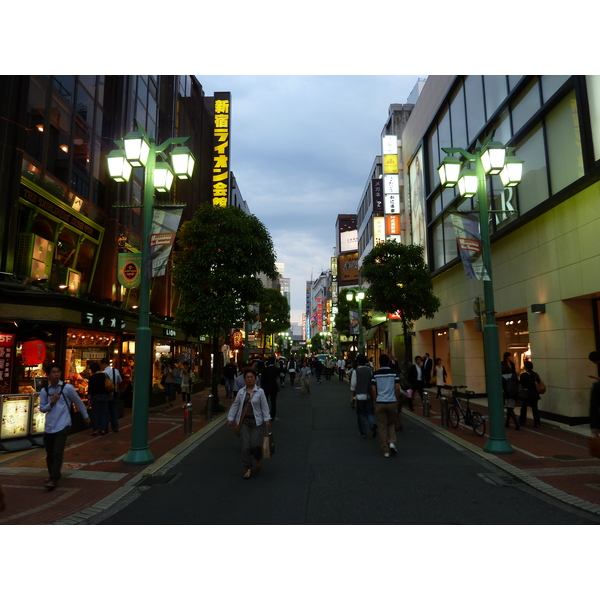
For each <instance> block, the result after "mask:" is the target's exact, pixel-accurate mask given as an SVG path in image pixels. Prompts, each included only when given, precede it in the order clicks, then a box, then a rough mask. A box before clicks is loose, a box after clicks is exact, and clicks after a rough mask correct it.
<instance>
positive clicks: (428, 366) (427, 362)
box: [423, 352, 433, 387]
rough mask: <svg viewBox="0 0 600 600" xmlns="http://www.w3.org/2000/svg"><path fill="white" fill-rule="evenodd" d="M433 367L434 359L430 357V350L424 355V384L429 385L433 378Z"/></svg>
mask: <svg viewBox="0 0 600 600" xmlns="http://www.w3.org/2000/svg"><path fill="white" fill-rule="evenodd" d="M432 369H433V361H432V360H431V358H430V357H429V352H425V354H424V355H423V385H424V386H425V387H429V385H430V383H429V382H430V380H431V370H432Z"/></svg>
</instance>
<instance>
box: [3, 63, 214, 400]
mask: <svg viewBox="0 0 600 600" xmlns="http://www.w3.org/2000/svg"><path fill="white" fill-rule="evenodd" d="M0 91H1V93H0V137H1V138H2V140H3V146H2V150H1V151H0V272H1V273H0V302H1V304H0V336H1V337H2V339H4V340H9V342H7V343H9V344H10V345H11V351H10V352H9V354H10V360H6V359H4V360H3V364H2V366H3V369H2V380H1V381H0V388H1V392H2V393H17V392H26V393H27V392H29V391H31V390H33V389H36V387H39V386H37V384H36V380H37V381H41V380H40V379H39V378H40V377H43V376H44V375H45V373H44V367H45V365H47V364H48V363H49V362H52V361H56V362H58V363H59V364H60V365H61V368H62V369H63V378H64V379H66V380H68V381H70V382H72V383H73V384H74V385H75V387H76V388H77V389H78V390H79V391H80V393H81V394H82V396H84V397H85V395H86V385H87V384H86V382H85V380H84V378H83V377H82V376H81V373H82V371H83V370H84V369H85V368H86V367H87V365H88V364H89V363H90V362H93V361H96V360H98V359H100V358H103V357H108V358H109V359H110V360H111V361H113V363H114V364H115V365H116V366H119V367H120V368H122V369H124V370H126V369H127V368H128V367H129V366H131V367H133V369H134V372H135V329H136V327H137V312H136V309H137V304H138V298H137V288H127V287H124V286H123V285H121V283H120V280H119V278H118V260H119V255H128V254H129V255H131V256H133V255H135V254H137V253H139V250H140V248H141V235H142V231H141V227H142V224H141V221H142V219H141V211H142V208H141V207H142V199H143V180H142V179H143V169H134V170H133V174H132V177H131V179H130V180H129V182H128V183H118V184H117V183H115V182H113V181H112V180H111V179H110V177H109V176H108V172H107V161H106V156H107V154H108V153H109V152H110V151H111V150H113V149H115V148H116V145H115V144H114V140H120V139H121V138H122V137H123V136H124V135H125V134H126V133H128V132H130V131H133V130H134V129H136V127H137V126H141V127H142V128H143V129H144V130H145V131H146V132H147V134H148V136H149V137H152V138H154V139H156V141H157V143H161V142H162V141H164V140H166V139H168V138H170V137H180V136H185V137H187V136H189V138H190V139H189V141H188V142H187V145H188V147H189V148H190V149H191V151H192V153H193V154H194V156H195V157H196V160H197V162H196V168H195V171H194V174H193V177H192V178H191V179H189V180H187V181H177V182H176V183H175V184H174V186H173V188H172V189H171V191H170V192H167V193H156V196H155V203H156V204H155V215H156V207H158V208H161V207H162V208H165V209H166V208H167V207H172V206H175V205H179V206H181V207H182V213H183V214H182V216H181V222H183V221H185V220H187V219H189V218H191V216H192V215H193V214H194V212H195V211H196V209H197V208H198V206H199V204H200V203H201V202H210V201H211V196H212V190H211V186H212V175H213V164H212V148H213V129H214V127H213V121H214V115H213V112H212V110H211V106H212V105H213V103H211V101H210V99H209V98H206V97H205V96H204V92H203V90H202V87H201V85H200V83H199V82H198V81H197V80H196V78H194V77H190V76H103V75H93V76H92V75H90V76H83V75H81V76H71V75H68V76H67V75H65V76H58V75H57V76H3V77H0ZM151 288H152V289H151V303H150V310H151V313H152V315H151V328H152V334H153V349H152V350H153V360H154V373H153V384H154V390H155V391H156V392H157V398H156V399H154V400H151V403H158V402H160V398H161V396H160V386H159V385H158V383H159V381H160V375H161V367H162V365H163V364H164V362H165V361H166V360H167V359H170V358H174V359H175V360H183V359H184V358H187V359H189V361H190V363H191V364H192V366H193V369H194V370H195V371H196V372H197V373H200V374H201V375H202V370H203V369H205V368H207V367H208V368H209V362H210V361H209V360H207V357H206V356H203V348H202V344H201V340H198V339H197V338H196V339H194V340H192V339H189V338H188V337H187V336H185V335H184V334H183V333H182V332H179V331H177V330H176V328H175V327H174V326H173V315H174V312H175V308H176V306H177V303H178V297H177V294H176V293H175V292H174V290H173V286H172V278H171V274H170V266H169V264H168V263H167V267H166V273H165V274H164V275H162V276H160V277H154V278H153V279H152V285H151ZM35 340H38V341H40V342H41V343H42V345H43V347H44V349H45V351H44V352H43V356H42V355H40V356H39V357H38V358H40V357H41V358H42V360H39V361H38V362H36V360H37V359H32V358H31V357H28V356H27V355H26V354H27V353H26V352H25V351H24V348H26V347H27V346H24V345H25V344H26V342H32V341H35ZM3 352H4V354H3V358H5V357H6V350H3ZM32 361H33V362H32Z"/></svg>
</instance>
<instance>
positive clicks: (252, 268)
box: [173, 204, 278, 406]
mask: <svg viewBox="0 0 600 600" xmlns="http://www.w3.org/2000/svg"><path fill="white" fill-rule="evenodd" d="M259 273H264V274H266V275H267V277H269V278H271V279H276V278H277V277H278V273H277V269H276V267H275V251H274V247H273V242H272V240H271V236H270V234H269V232H268V230H267V229H266V227H265V226H264V225H263V223H262V222H261V221H260V220H259V219H257V218H256V217H255V216H254V215H247V214H246V213H244V211H242V210H241V209H240V208H237V207H231V206H227V207H223V208H222V207H215V206H213V205H211V204H205V205H202V206H201V207H200V208H199V209H198V210H197V211H196V213H195V215H194V216H193V217H192V219H191V220H189V221H186V222H185V223H183V225H182V226H181V228H180V230H179V232H178V235H177V250H176V251H175V252H174V254H173V281H174V286H175V289H177V290H178V291H179V293H180V302H179V306H178V307H177V309H176V312H175V318H176V321H177V324H178V326H179V327H180V328H181V329H182V330H183V331H184V332H185V333H187V334H188V335H191V336H200V335H207V336H210V337H211V338H212V342H213V355H214V357H215V369H214V370H213V376H212V385H211V388H212V394H213V399H214V402H215V403H216V405H217V406H218V382H219V379H220V373H221V360H220V357H221V353H220V351H219V337H220V336H226V335H227V334H228V332H229V330H230V329H231V327H232V326H233V325H235V324H237V323H240V322H242V321H246V320H252V319H254V318H255V315H254V314H253V313H252V312H251V310H250V308H249V306H250V305H251V304H255V303H258V302H259V301H260V299H261V297H262V294H263V292H264V286H263V284H262V282H261V280H260V279H259V277H258V274H259Z"/></svg>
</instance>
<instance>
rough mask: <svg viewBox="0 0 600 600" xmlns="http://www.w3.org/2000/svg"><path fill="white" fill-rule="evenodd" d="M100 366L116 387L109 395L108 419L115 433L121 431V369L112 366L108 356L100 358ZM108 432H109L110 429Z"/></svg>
mask: <svg viewBox="0 0 600 600" xmlns="http://www.w3.org/2000/svg"><path fill="white" fill-rule="evenodd" d="M100 368H101V369H103V370H104V373H106V375H107V376H108V378H109V379H110V380H111V381H112V383H113V385H114V387H115V389H114V391H113V392H111V393H110V394H109V395H108V419H109V422H110V426H111V428H112V431H113V433H117V432H118V431H119V409H118V406H117V403H118V401H119V386H120V385H121V382H122V381H123V379H122V378H121V373H119V369H115V368H114V367H111V366H110V362H109V361H108V358H103V359H101V360H100ZM106 433H108V430H107V431H106Z"/></svg>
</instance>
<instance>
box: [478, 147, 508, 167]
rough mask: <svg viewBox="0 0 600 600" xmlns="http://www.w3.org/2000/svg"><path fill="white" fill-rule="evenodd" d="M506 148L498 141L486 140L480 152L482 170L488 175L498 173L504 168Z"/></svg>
mask: <svg viewBox="0 0 600 600" xmlns="http://www.w3.org/2000/svg"><path fill="white" fill-rule="evenodd" d="M505 157H506V148H505V147H504V146H503V145H502V144H501V143H500V142H493V141H492V142H488V143H487V145H486V146H485V148H484V150H483V153H482V154H481V164H482V165H483V170H484V171H485V172H486V173H487V174H488V175H498V174H499V173H500V171H502V169H504V159H505Z"/></svg>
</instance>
